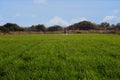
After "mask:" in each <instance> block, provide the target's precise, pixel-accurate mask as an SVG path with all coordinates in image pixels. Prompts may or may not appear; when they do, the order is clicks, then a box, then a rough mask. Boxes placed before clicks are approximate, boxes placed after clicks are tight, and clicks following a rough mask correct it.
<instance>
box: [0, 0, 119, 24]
mask: <svg viewBox="0 0 120 80" xmlns="http://www.w3.org/2000/svg"><path fill="white" fill-rule="evenodd" d="M84 20H88V21H91V22H95V23H101V22H109V23H111V24H116V23H118V22H120V0H0V25H3V24H5V23H8V22H10V23H17V24H18V25H20V26H31V25H36V24H45V25H46V26H50V25H62V26H67V25H70V24H73V23H76V22H80V21H84Z"/></svg>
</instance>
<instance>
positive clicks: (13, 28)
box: [0, 21, 120, 33]
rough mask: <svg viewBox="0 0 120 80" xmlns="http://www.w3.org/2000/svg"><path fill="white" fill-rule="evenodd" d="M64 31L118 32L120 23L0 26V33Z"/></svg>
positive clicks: (12, 24) (83, 22)
mask: <svg viewBox="0 0 120 80" xmlns="http://www.w3.org/2000/svg"><path fill="white" fill-rule="evenodd" d="M64 29H67V30H68V31H69V30H73V31H74V30H114V31H116V30H118V31H119V30H120V23H117V24H112V25H110V23H108V22H102V23H100V24H96V23H92V22H90V21H82V22H78V23H75V24H72V25H69V26H65V27H63V26H59V25H54V26H49V27H45V25H43V24H38V25H32V26H30V27H21V26H19V25H17V24H15V23H6V24H4V25H2V26H0V32H4V33H9V32H15V31H25V32H29V31H34V32H47V31H49V32H54V31H63V30H64Z"/></svg>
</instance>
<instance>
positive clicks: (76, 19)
mask: <svg viewBox="0 0 120 80" xmlns="http://www.w3.org/2000/svg"><path fill="white" fill-rule="evenodd" d="M81 21H87V18H85V17H81V18H73V19H72V23H77V22H81Z"/></svg>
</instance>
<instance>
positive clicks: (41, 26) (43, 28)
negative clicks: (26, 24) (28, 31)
mask: <svg viewBox="0 0 120 80" xmlns="http://www.w3.org/2000/svg"><path fill="white" fill-rule="evenodd" d="M35 29H36V30H37V31H43V32H44V31H45V30H46V28H45V26H44V25H43V24H38V25H36V26H35Z"/></svg>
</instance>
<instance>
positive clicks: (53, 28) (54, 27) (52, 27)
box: [47, 25, 63, 31]
mask: <svg viewBox="0 0 120 80" xmlns="http://www.w3.org/2000/svg"><path fill="white" fill-rule="evenodd" d="M61 30H63V28H62V27H61V26H58V25H54V26H50V27H48V28H47V31H61Z"/></svg>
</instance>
